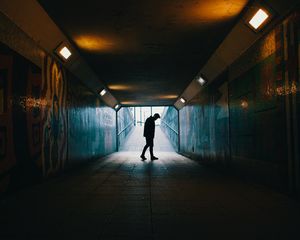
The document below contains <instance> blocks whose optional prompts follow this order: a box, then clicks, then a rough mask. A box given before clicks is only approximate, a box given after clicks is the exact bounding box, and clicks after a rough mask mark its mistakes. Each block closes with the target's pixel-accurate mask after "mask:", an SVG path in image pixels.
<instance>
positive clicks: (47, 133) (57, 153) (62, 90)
mask: <svg viewBox="0 0 300 240" xmlns="http://www.w3.org/2000/svg"><path fill="white" fill-rule="evenodd" d="M66 93H67V89H66V74H65V71H64V70H63V69H62V67H61V66H60V65H58V64H57V63H56V62H55V61H54V60H53V59H52V58H50V57H45V60H44V64H43V78H42V95H43V97H44V100H45V101H46V102H47V105H46V106H43V108H42V123H43V126H42V128H43V129H42V165H43V174H44V176H49V175H51V174H55V173H56V172H57V171H59V170H61V169H63V168H64V165H65V162H66V157H67V112H66Z"/></svg>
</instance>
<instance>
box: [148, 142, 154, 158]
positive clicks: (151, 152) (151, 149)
mask: <svg viewBox="0 0 300 240" xmlns="http://www.w3.org/2000/svg"><path fill="white" fill-rule="evenodd" d="M149 150H150V156H151V158H153V157H154V155H153V145H152V146H150V147H149Z"/></svg>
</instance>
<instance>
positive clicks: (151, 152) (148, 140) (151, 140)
mask: <svg viewBox="0 0 300 240" xmlns="http://www.w3.org/2000/svg"><path fill="white" fill-rule="evenodd" d="M148 147H149V150H150V155H151V157H153V156H154V155H153V138H147V137H146V145H145V147H144V149H143V152H142V156H145V152H146V150H147V148H148Z"/></svg>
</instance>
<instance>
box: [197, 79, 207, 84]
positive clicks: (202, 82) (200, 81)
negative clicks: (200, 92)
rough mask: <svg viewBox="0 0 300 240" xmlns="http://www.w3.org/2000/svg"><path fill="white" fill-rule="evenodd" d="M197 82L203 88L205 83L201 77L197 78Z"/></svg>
mask: <svg viewBox="0 0 300 240" xmlns="http://www.w3.org/2000/svg"><path fill="white" fill-rule="evenodd" d="M197 81H198V82H199V83H200V85H201V86H203V85H204V84H205V83H206V81H205V79H204V78H203V77H199V78H198V80H197Z"/></svg>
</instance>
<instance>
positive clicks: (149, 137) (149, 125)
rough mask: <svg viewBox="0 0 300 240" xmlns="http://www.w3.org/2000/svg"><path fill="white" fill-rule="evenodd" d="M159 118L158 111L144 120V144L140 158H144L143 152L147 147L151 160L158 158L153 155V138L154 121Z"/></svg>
mask: <svg viewBox="0 0 300 240" xmlns="http://www.w3.org/2000/svg"><path fill="white" fill-rule="evenodd" d="M158 118H160V116H159V114H158V113H155V114H154V115H153V117H152V116H150V117H148V118H147V119H146V122H145V126H144V137H145V138H146V145H145V147H144V149H143V152H142V155H141V158H142V160H143V161H144V160H146V159H147V158H146V157H145V152H146V150H147V148H148V147H149V150H150V155H151V160H157V159H158V158H157V157H155V156H154V155H153V139H154V133H155V121H156V120H157V119H158Z"/></svg>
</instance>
